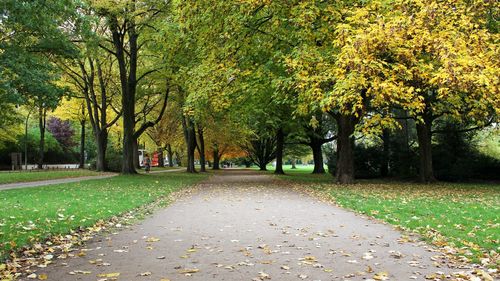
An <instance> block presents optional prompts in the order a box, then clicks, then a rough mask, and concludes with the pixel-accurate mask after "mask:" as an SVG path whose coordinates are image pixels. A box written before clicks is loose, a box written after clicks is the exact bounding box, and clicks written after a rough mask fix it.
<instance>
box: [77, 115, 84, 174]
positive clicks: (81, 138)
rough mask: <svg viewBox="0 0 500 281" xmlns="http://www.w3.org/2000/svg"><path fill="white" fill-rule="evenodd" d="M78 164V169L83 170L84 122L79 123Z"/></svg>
mask: <svg viewBox="0 0 500 281" xmlns="http://www.w3.org/2000/svg"><path fill="white" fill-rule="evenodd" d="M80 127H81V130H80V163H79V164H78V168H80V169H83V168H85V120H81V121H80Z"/></svg>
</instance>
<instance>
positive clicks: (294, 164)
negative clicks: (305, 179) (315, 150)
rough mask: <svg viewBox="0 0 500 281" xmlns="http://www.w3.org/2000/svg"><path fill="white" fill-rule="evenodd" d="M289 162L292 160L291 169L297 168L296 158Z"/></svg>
mask: <svg viewBox="0 0 500 281" xmlns="http://www.w3.org/2000/svg"><path fill="white" fill-rule="evenodd" d="M290 162H292V169H297V165H296V164H297V160H296V159H295V158H293V159H292V160H291V161H290Z"/></svg>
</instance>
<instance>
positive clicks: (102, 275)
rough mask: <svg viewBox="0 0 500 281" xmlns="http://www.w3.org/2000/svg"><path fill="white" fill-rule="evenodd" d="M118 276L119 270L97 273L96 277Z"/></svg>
mask: <svg viewBox="0 0 500 281" xmlns="http://www.w3.org/2000/svg"><path fill="white" fill-rule="evenodd" d="M118 276H120V273H119V272H112V273H101V274H97V277H104V278H113V277H118Z"/></svg>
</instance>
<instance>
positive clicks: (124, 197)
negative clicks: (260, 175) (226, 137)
mask: <svg viewBox="0 0 500 281" xmlns="http://www.w3.org/2000/svg"><path fill="white" fill-rule="evenodd" d="M207 176H208V175H207V174H187V173H177V172H172V173H165V174H162V173H160V174H150V175H136V176H116V177H113V178H108V179H101V180H88V181H83V182H79V183H69V184H58V185H50V186H43V187H34V188H23V189H15V190H4V191H0V260H2V259H3V258H5V257H6V255H7V254H8V252H9V251H10V250H11V249H12V248H13V246H14V248H19V247H21V246H23V245H26V244H32V243H34V242H36V241H41V240H43V239H44V238H46V237H48V236H49V235H51V234H64V233H69V232H70V230H72V229H76V228H78V227H80V226H83V227H86V226H91V225H94V224H95V223H96V222H97V221H98V220H101V219H109V218H111V217H113V216H116V215H119V214H122V213H124V212H126V211H129V210H132V209H134V208H137V207H139V206H142V205H145V204H147V203H150V202H153V201H155V200H156V199H157V198H159V197H162V196H166V195H168V194H170V193H171V192H173V191H176V190H179V189H180V188H182V187H184V186H187V185H191V184H194V183H196V182H198V181H200V180H202V179H205V178H206V177H207Z"/></svg>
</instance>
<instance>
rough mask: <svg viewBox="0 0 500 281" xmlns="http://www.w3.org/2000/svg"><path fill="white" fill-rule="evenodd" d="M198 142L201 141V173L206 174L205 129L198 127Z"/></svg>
mask: <svg viewBox="0 0 500 281" xmlns="http://www.w3.org/2000/svg"><path fill="white" fill-rule="evenodd" d="M198 141H199V146H198V147H199V151H198V152H199V154H200V165H201V168H200V171H201V172H206V171H207V170H206V168H205V140H204V138H203V127H201V126H198Z"/></svg>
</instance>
